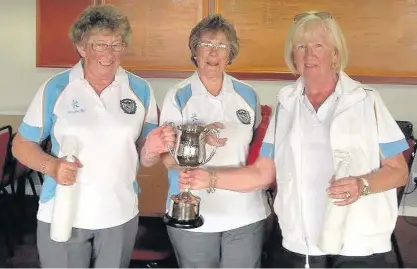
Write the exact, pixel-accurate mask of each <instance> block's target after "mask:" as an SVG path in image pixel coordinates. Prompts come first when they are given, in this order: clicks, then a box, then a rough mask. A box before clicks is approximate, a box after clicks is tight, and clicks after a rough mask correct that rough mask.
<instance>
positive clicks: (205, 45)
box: [197, 41, 229, 51]
mask: <svg viewBox="0 0 417 269" xmlns="http://www.w3.org/2000/svg"><path fill="white" fill-rule="evenodd" d="M197 47H199V48H206V49H216V50H221V51H226V50H229V45H226V44H223V43H216V42H212V41H201V42H198V44H197Z"/></svg>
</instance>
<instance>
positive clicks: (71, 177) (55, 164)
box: [50, 157, 82, 185]
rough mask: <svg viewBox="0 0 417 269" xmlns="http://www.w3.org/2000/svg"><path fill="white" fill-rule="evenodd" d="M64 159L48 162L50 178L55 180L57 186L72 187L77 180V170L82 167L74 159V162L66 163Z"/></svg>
mask: <svg viewBox="0 0 417 269" xmlns="http://www.w3.org/2000/svg"><path fill="white" fill-rule="evenodd" d="M64 158H65V157H64ZM64 158H61V159H56V158H55V159H53V160H52V161H51V162H50V163H51V165H52V169H51V171H52V173H51V176H52V177H53V178H54V179H55V180H56V182H57V183H58V184H61V185H72V184H74V183H75V180H76V179H77V172H78V168H81V167H82V165H81V163H80V161H79V160H78V159H77V158H75V157H74V158H75V162H69V161H66V160H65V159H64Z"/></svg>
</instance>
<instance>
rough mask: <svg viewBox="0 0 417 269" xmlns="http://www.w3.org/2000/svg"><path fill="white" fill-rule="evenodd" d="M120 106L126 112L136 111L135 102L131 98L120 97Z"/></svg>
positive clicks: (132, 112) (133, 112)
mask: <svg viewBox="0 0 417 269" xmlns="http://www.w3.org/2000/svg"><path fill="white" fill-rule="evenodd" d="M120 108H121V109H122V110H123V112H124V113H126V114H135V113H136V102H135V101H133V100H132V99H122V100H120Z"/></svg>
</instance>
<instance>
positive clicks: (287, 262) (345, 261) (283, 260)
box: [267, 247, 386, 268]
mask: <svg viewBox="0 0 417 269" xmlns="http://www.w3.org/2000/svg"><path fill="white" fill-rule="evenodd" d="M277 250H278V249H277ZM274 252H275V255H273V256H270V257H269V259H268V264H267V267H268V268H304V267H305V264H306V257H305V255H301V254H298V253H294V252H291V251H289V250H287V249H284V248H283V247H281V248H280V250H279V252H277V251H274ZM309 264H310V268H384V267H386V264H385V254H383V253H381V254H374V255H371V256H363V257H349V256H340V255H325V256H309Z"/></svg>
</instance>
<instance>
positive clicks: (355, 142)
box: [180, 12, 408, 268]
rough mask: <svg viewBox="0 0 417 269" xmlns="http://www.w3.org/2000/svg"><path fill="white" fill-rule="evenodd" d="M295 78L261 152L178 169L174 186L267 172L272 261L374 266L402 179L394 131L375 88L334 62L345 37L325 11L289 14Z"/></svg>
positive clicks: (221, 185) (255, 184)
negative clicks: (275, 230) (235, 163)
mask: <svg viewBox="0 0 417 269" xmlns="http://www.w3.org/2000/svg"><path fill="white" fill-rule="evenodd" d="M285 60H286V63H287V65H288V67H289V69H290V70H291V71H292V72H293V73H294V74H297V75H299V76H300V77H299V78H298V79H297V81H295V83H294V84H292V85H289V86H286V87H284V88H283V89H281V91H280V92H279V94H278V103H277V106H276V111H275V116H274V118H272V120H271V121H270V124H269V127H268V131H267V134H266V136H265V139H264V142H263V145H262V148H261V154H260V157H259V158H258V160H257V161H256V162H255V164H253V165H251V166H247V167H243V168H228V169H209V170H203V169H195V170H189V171H186V172H183V173H181V175H180V187H184V186H191V189H203V188H206V187H207V186H208V183H209V182H210V178H211V177H212V175H213V173H214V174H215V177H216V178H217V182H216V188H217V189H224V190H231V191H240V192H244V193H246V192H250V191H254V190H262V189H264V188H265V187H266V186H268V185H269V184H271V182H273V181H274V180H276V183H277V195H276V198H275V202H274V211H275V212H276V214H277V216H278V219H279V225H280V228H281V231H282V237H283V239H282V240H283V241H282V246H283V248H284V249H280V248H281V244H280V242H276V243H277V244H276V245H277V248H276V250H277V251H276V253H275V254H276V256H275V257H273V258H275V259H274V260H273V261H272V264H271V266H272V267H304V266H305V267H306V268H308V267H362V268H364V267H384V265H385V261H384V253H386V252H388V251H390V249H391V242H390V238H391V234H392V232H393V229H394V226H395V223H396V219H397V198H396V188H397V187H400V186H402V185H404V184H405V183H406V180H407V166H406V163H405V161H404V158H403V155H402V152H403V151H404V150H406V149H407V148H408V145H407V143H406V141H405V139H404V136H403V134H402V132H401V130H400V129H399V127H398V125H397V124H396V122H395V120H394V119H393V118H392V116H391V114H390V113H389V111H388V110H387V108H386V107H385V105H384V103H383V101H382V99H381V97H380V96H379V94H378V92H377V91H376V90H375V89H372V88H370V87H368V86H366V85H363V84H361V83H360V82H357V81H354V80H353V79H351V78H350V77H349V76H348V75H347V74H346V73H344V72H343V69H344V68H345V66H346V63H347V49H346V43H345V40H344V37H343V34H342V31H341V29H340V28H339V26H338V24H337V23H336V20H335V19H334V18H332V16H331V15H330V14H329V13H327V12H307V13H303V14H300V15H297V16H296V17H295V19H294V23H293V25H292V27H291V29H290V31H289V35H288V37H287V40H286V46H285Z"/></svg>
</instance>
